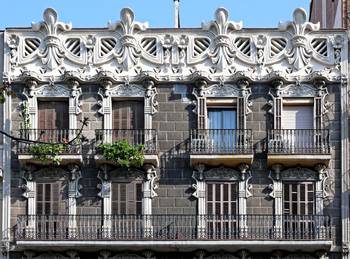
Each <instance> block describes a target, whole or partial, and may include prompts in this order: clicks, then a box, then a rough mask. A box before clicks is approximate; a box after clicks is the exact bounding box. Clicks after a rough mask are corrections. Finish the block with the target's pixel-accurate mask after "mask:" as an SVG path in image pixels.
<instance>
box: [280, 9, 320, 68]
mask: <svg viewBox="0 0 350 259" xmlns="http://www.w3.org/2000/svg"><path fill="white" fill-rule="evenodd" d="M279 29H280V30H288V29H291V31H292V33H293V38H292V46H293V47H292V48H291V49H290V50H289V51H288V52H286V53H285V56H286V57H287V59H288V61H289V64H292V65H293V66H294V68H296V69H297V70H300V69H302V68H304V67H305V66H306V65H308V64H309V62H310V59H311V57H312V50H311V49H309V48H308V47H307V43H308V38H307V37H306V36H305V35H306V34H307V33H309V32H311V31H317V30H319V29H320V24H319V23H317V24H314V23H311V22H307V17H306V12H305V10H304V9H301V8H297V9H295V11H294V13H293V22H286V23H281V24H279Z"/></svg>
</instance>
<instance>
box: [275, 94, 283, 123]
mask: <svg viewBox="0 0 350 259" xmlns="http://www.w3.org/2000/svg"><path fill="white" fill-rule="evenodd" d="M274 113H275V120H274V126H275V129H281V126H282V125H281V124H282V118H281V115H282V98H279V97H276V98H275V99H274Z"/></svg>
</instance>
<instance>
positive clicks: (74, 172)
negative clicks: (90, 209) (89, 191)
mask: <svg viewBox="0 0 350 259" xmlns="http://www.w3.org/2000/svg"><path fill="white" fill-rule="evenodd" d="M80 179H81V171H80V168H79V166H78V165H71V166H69V179H68V180H69V181H68V215H69V222H68V236H69V237H70V238H75V237H76V234H77V220H76V215H77V199H78V198H79V197H81V193H80V190H81V189H82V186H81V185H80V184H79V180H80Z"/></svg>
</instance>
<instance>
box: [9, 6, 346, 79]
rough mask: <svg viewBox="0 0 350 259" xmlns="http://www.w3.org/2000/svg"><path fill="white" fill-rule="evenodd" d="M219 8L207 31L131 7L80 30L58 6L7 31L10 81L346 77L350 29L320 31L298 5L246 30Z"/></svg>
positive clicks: (206, 27)
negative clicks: (169, 25) (164, 23)
mask: <svg viewBox="0 0 350 259" xmlns="http://www.w3.org/2000/svg"><path fill="white" fill-rule="evenodd" d="M228 17H229V15H228V12H227V11H226V10H225V9H223V8H219V9H218V10H217V11H216V12H215V19H214V21H210V22H208V23H207V24H205V25H202V30H198V29H188V30H175V31H174V30H173V29H171V30H170V29H157V30H153V29H149V28H148V26H147V24H146V23H138V22H136V21H135V15H134V13H133V12H132V10H131V9H128V8H125V9H123V10H122V11H121V14H120V21H118V22H116V23H114V24H109V26H108V28H107V29H101V30H96V29H86V30H83V31H82V30H75V29H72V27H71V25H70V24H65V23H62V22H59V21H58V16H57V13H56V12H55V11H54V10H53V9H50V8H49V9H47V10H46V11H45V12H44V19H43V21H42V22H39V23H37V24H35V25H33V27H32V30H28V29H20V28H13V29H11V28H10V29H7V30H6V31H5V35H6V39H5V42H6V46H5V48H6V49H5V53H6V54H5V60H4V64H5V65H4V71H3V73H4V78H5V79H8V80H9V81H11V82H22V81H23V78H24V77H28V76H30V77H32V78H34V79H36V80H37V81H38V82H40V83H48V82H54V83H62V82H64V81H65V80H67V78H71V77H74V78H75V79H76V80H78V81H81V82H88V83H96V82H98V81H99V80H100V78H101V72H102V74H103V77H104V78H108V79H109V80H111V81H112V82H114V83H119V84H120V83H123V82H129V83H130V84H133V83H139V82H140V81H142V80H144V78H145V77H151V78H152V79H153V80H154V81H155V82H160V83H163V82H183V83H187V82H193V81H194V80H197V79H198V78H199V77H200V78H203V79H205V80H207V81H208V82H211V83H220V82H236V81H237V80H238V79H240V78H247V79H249V80H250V81H252V82H269V81H271V80H273V79H276V78H283V80H284V81H286V82H290V83H292V82H295V81H297V80H298V81H300V82H311V81H313V80H314V79H315V78H318V77H320V76H321V75H322V76H323V77H324V78H325V80H327V81H329V82H339V80H340V79H341V76H342V75H341V72H340V64H341V63H342V61H343V60H342V59H343V58H344V57H347V54H346V53H347V49H346V48H345V47H344V46H345V44H344V42H346V40H347V36H346V33H345V32H341V31H339V30H334V31H327V34H325V33H324V32H322V31H320V30H319V25H317V24H312V23H310V22H308V21H307V18H306V13H305V11H304V10H303V9H296V10H295V11H294V14H293V21H291V22H286V23H283V24H280V26H279V30H275V29H271V30H268V29H267V30H266V29H264V33H263V34H262V33H261V30H255V29H247V30H242V23H236V22H232V21H230V20H229V19H228Z"/></svg>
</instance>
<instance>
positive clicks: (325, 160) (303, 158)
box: [267, 154, 332, 167]
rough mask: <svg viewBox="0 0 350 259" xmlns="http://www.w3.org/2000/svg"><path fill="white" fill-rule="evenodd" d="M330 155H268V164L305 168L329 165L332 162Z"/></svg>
mask: <svg viewBox="0 0 350 259" xmlns="http://www.w3.org/2000/svg"><path fill="white" fill-rule="evenodd" d="M331 158H332V157H331V155H330V154H312V155H309V154H268V155H267V164H268V166H272V165H274V164H281V165H283V166H286V167H289V166H305V167H314V166H316V165H317V164H324V165H326V166H328V165H329V162H330V160H331Z"/></svg>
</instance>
